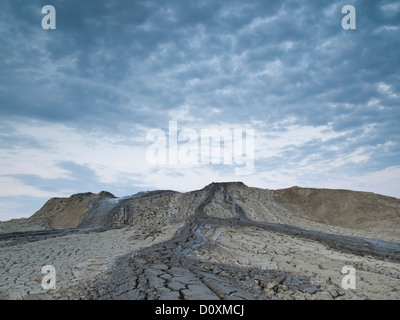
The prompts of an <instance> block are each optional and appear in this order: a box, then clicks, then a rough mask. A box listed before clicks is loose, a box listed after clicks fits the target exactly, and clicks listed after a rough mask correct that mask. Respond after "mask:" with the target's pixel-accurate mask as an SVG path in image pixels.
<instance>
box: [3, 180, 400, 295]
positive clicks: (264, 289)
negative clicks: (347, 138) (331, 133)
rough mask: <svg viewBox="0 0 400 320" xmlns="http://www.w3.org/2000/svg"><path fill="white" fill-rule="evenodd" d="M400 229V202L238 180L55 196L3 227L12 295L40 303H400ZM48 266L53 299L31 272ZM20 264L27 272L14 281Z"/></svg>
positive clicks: (5, 280)
mask: <svg viewBox="0 0 400 320" xmlns="http://www.w3.org/2000/svg"><path fill="white" fill-rule="evenodd" d="M399 227H400V199H397V198H392V197H387V196H382V195H378V194H373V193H366V192H356V191H350V190H330V189H312V188H300V187H292V188H288V189H281V190H268V189H260V188H251V187H247V186H246V185H245V184H243V183H241V182H230V183H212V184H210V185H208V186H206V187H204V188H203V189H201V190H195V191H191V192H186V193H179V192H176V191H173V190H158V191H150V192H140V193H138V194H135V195H132V196H126V197H122V198H117V197H115V196H114V195H112V194H111V193H109V192H105V191H102V192H100V193H99V194H93V193H81V194H75V195H72V196H71V197H69V198H53V199H50V200H49V201H48V202H47V203H46V204H45V205H44V206H43V207H42V208H41V209H40V210H39V211H38V212H36V213H35V214H34V215H33V216H31V217H30V218H28V219H22V220H14V221H9V222H4V223H1V224H0V248H2V251H3V252H2V253H1V254H2V255H3V256H2V261H6V262H2V264H3V267H4V273H3V276H4V278H3V280H2V282H0V293H1V291H3V292H6V293H4V295H5V296H6V297H11V298H29V299H30V298H45V299H48V298H57V299H66V298H71V299H75V298H77V297H80V298H82V297H84V298H95V299H214V298H215V299H272V298H278V299H340V298H356V299H359V298H362V299H363V298H366V299H371V298H372V299H374V298H394V299H397V298H400V292H399V290H398V288H400V265H399V262H400V244H399V243H400V228H399ZM48 246H50V248H51V250H50V252H48V254H46V256H45V257H43V259H42V260H43V261H41V260H40V257H41V255H43V250H45V251H46V248H48ZM27 253H29V254H27ZM1 254H0V255H1ZM3 258H4V259H3ZM39 262H40V263H42V264H45V263H48V264H52V265H56V267H58V268H59V269H60V270H62V271H60V272H59V277H60V279H59V282H58V283H60V288H59V289H58V290H57V291H56V292H43V290H41V289H40V286H39V285H38V280H39V279H40V274H39V275H38V274H37V273H34V271H29V272H27V271H26V270H25V269H26V268H27V266H30V269H29V270H35V268H33V269H32V268H31V267H32V266H31V264H33V265H35V264H38V263H39ZM344 265H353V266H354V267H355V268H356V269H357V272H358V274H361V276H360V278H359V279H362V280H360V281H359V282H358V284H359V286H358V291H357V290H355V291H344V290H343V289H342V288H341V281H340V279H341V277H342V275H341V268H342V267H343V266H344ZM15 266H20V271H21V272H20V273H18V274H17V273H16V274H15V275H13V274H12V272H16V271H15V268H16V267H15ZM11 267H13V269H12V270H11ZM24 268H25V269H24ZM17 269H18V268H17ZM38 269H39V267H38ZM7 270H8V271H9V273H7ZM23 270H25V271H23ZM11 271H12V272H11ZM36 271H37V270H36ZM10 272H11V275H10ZM21 274H23V275H21ZM1 276H2V274H1V272H0V279H2V277H1ZM11 283H14V284H18V285H16V286H14V285H11Z"/></svg>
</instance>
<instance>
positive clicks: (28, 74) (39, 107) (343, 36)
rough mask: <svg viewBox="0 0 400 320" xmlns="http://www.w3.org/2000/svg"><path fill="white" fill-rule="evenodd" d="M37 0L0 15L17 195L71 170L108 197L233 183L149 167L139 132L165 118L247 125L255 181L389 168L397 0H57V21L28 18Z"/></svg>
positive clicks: (67, 182) (4, 123) (398, 92)
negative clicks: (348, 17) (346, 19)
mask: <svg viewBox="0 0 400 320" xmlns="http://www.w3.org/2000/svg"><path fill="white" fill-rule="evenodd" d="M45 4H47V3H45V2H43V1H30V2H29V3H27V2H26V1H22V0H13V1H11V0H6V1H3V4H2V10H1V11H0V45H1V48H2V50H1V51H0V106H1V107H0V117H1V121H0V155H1V159H0V163H1V166H0V175H2V177H3V179H6V178H5V177H7V179H11V180H12V181H14V183H18V186H19V187H21V189H20V190H31V192H34V191H33V190H36V191H35V192H36V193H35V194H36V195H37V196H39V195H40V196H42V195H43V192H45V191H46V190H47V191H48V192H50V190H59V191H60V192H61V190H67V189H68V190H70V189H73V188H74V184H75V183H76V179H78V178H79V174H77V175H75V174H74V172H76V173H78V172H79V170H83V171H82V174H81V177H87V178H88V179H87V180H86V182H87V184H81V186H82V187H87V188H93V189H97V188H99V187H101V186H109V187H110V188H116V189H117V190H119V192H121V193H122V192H124V191H125V190H126V191H128V190H130V189H129V184H131V185H133V184H135V186H134V187H132V190H136V188H137V189H140V188H146V187H154V188H158V187H163V186H168V185H170V186H173V185H174V183H173V182H172V181H174V182H177V183H175V186H176V188H177V189H179V188H181V190H182V189H183V188H184V186H185V188H188V189H191V188H189V185H190V183H189V182H188V181H191V182H192V183H193V181H197V182H196V185H199V184H200V181H201V182H202V183H203V182H205V184H207V183H206V181H208V180H212V179H214V178H219V179H220V180H224V178H226V179H228V178H234V177H232V176H231V175H230V173H229V170H227V168H225V167H222V168H221V167H207V168H204V171H201V170H200V171H193V172H189V171H184V173H182V172H179V170H178V169H177V168H163V170H161V171H160V170H159V171H152V170H153V169H154V168H151V167H150V166H149V164H148V163H147V162H146V160H145V151H146V148H147V145H146V142H145V136H146V132H147V131H148V130H149V129H151V128H160V129H162V130H165V129H166V128H167V127H168V123H169V121H171V120H178V121H179V123H178V125H179V126H181V127H182V128H183V127H189V128H192V129H194V130H200V129H202V128H211V127H217V128H222V127H225V128H228V129H230V128H234V127H236V128H246V127H253V128H254V129H255V132H256V140H255V141H256V144H255V147H256V159H255V164H256V167H255V171H256V172H257V175H259V176H258V177H252V178H250V177H248V178H246V179H247V181H248V182H251V181H253V182H255V181H257V185H262V183H263V181H264V183H265V184H268V183H271V172H275V173H274V174H273V176H274V177H275V178H274V179H279V178H282V179H283V180H284V181H287V183H289V182H297V184H298V185H301V184H302V182H304V183H306V182H307V181H310V182H312V183H313V184H315V185H319V184H318V179H320V177H323V181H330V180H329V179H331V178H332V179H333V177H337V172H343V174H345V175H346V176H343V177H342V179H345V177H352V176H362V175H363V174H365V175H368V174H373V173H377V174H378V173H379V172H380V173H381V174H382V175H383V172H385V170H386V169H388V168H396V167H397V166H399V163H398V159H399V151H400V142H399V141H400V131H399V130H398V128H399V126H400V123H399V122H400V109H399V105H400V81H399V77H398V75H399V74H400V62H399V59H398V57H399V56H400V45H399V44H400V43H399V41H400V40H399V39H400V38H399V30H400V25H399V21H400V19H399V17H400V7H399V5H398V4H397V2H396V1H390V0H387V1H383V2H376V1H364V2H359V1H350V2H349V1H335V2H334V3H332V2H329V3H328V2H318V3H315V2H308V1H300V2H299V1H295V0H284V1H261V0H260V1H251V2H246V3H244V2H243V1H226V2H216V1H201V2H198V1H174V2H171V1H164V0H161V1H130V2H127V1H122V0H113V1H94V0H90V1H84V2H82V1H77V0H71V1H68V2H65V1H58V0H55V1H53V3H52V5H54V6H55V8H56V10H57V29H56V30H43V29H42V28H41V19H42V17H43V15H42V14H41V7H42V6H43V5H45ZM346 4H352V5H354V6H355V8H356V14H357V28H356V29H355V30H343V29H342V27H341V19H342V17H343V14H342V13H341V8H342V7H343V6H344V5H346ZM68 163H69V165H70V167H68V168H67V167H65V166H64V167H63V165H62V164H64V165H65V164H68ZM74 165H75V166H77V167H74ZM67 166H68V165H67ZM289 167H290V168H292V169H290V170H291V171H290V173H289V171H287V170H288V169H287V168H289ZM84 170H87V171H84ZM278 170H279V172H278ZM393 170H395V169H393ZM156 172H157V173H156ZM196 172H197V174H198V175H195V174H194V173H196ZM301 172H307V175H306V174H302V173H301ZM200 175H202V176H201V177H200ZM321 179H322V178H321ZM118 180H119V181H121V183H118ZM334 180H335V179H334ZM7 181H8V182H10V181H9V180H7ZM161 181H162V182H161ZM335 181H336V180H335ZM359 181H361V180H359ZM360 183H361V182H360ZM16 185H17V184H16ZM337 185H340V180H337ZM24 186H25V187H24ZM379 186H382V184H379ZM264 187H266V186H265V185H264ZM24 188H25V189H24ZM377 188H378V189H377V190H378V191H379V190H381V189H380V188H381V187H377ZM398 189H399V188H398ZM13 190H14V191H15V193H13V195H14V196H16V197H17V196H18V195H19V193H18V191H17V190H18V188H15V189H13ZM38 190H40V192H39V191H38ZM385 190H387V189H386V188H385ZM110 191H111V192H113V191H114V190H110ZM114 192H115V191H114ZM385 192H386V191H385ZM49 194H50V193H49ZM9 195H10V194H9ZM0 196H1V194H0Z"/></svg>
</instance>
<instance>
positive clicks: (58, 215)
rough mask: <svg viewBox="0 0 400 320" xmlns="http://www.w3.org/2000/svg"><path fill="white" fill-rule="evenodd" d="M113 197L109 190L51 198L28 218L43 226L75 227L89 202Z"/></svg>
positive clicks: (88, 206) (53, 227)
mask: <svg viewBox="0 0 400 320" xmlns="http://www.w3.org/2000/svg"><path fill="white" fill-rule="evenodd" d="M113 198H115V196H114V195H112V194H111V193H109V192H106V191H101V192H100V193H98V194H94V193H91V192H87V193H77V194H73V195H72V196H70V197H69V198H52V199H50V200H49V201H47V202H46V203H45V205H44V206H43V207H42V208H41V209H40V210H39V211H37V212H36V213H35V214H34V215H32V217H30V218H29V220H30V221H31V222H32V223H36V224H39V225H41V226H43V227H45V228H51V229H61V228H75V227H77V226H78V225H79V223H80V222H81V221H82V219H83V217H84V216H85V215H86V213H87V212H88V210H89V208H90V205H91V203H93V202H97V201H101V200H105V199H113Z"/></svg>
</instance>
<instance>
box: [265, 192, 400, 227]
mask: <svg viewBox="0 0 400 320" xmlns="http://www.w3.org/2000/svg"><path fill="white" fill-rule="evenodd" d="M273 195H274V196H273V199H274V201H275V202H276V203H277V204H279V205H280V206H283V207H284V208H286V209H287V210H289V211H290V212H291V213H292V214H293V215H295V216H297V217H300V218H303V219H307V220H310V221H315V222H319V223H323V224H326V225H332V226H340V227H345V228H354V229H359V230H365V231H371V232H376V233H377V234H379V233H382V232H383V233H385V232H386V233H388V232H392V233H398V230H399V227H400V199H397V198H393V197H387V196H383V195H378V194H374V193H370V192H358V191H350V190H332V189H312V188H300V187H292V188H288V189H281V190H276V191H274V193H273Z"/></svg>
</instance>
